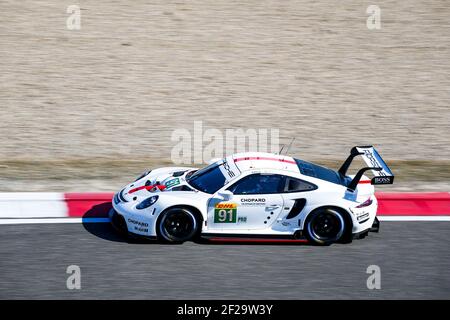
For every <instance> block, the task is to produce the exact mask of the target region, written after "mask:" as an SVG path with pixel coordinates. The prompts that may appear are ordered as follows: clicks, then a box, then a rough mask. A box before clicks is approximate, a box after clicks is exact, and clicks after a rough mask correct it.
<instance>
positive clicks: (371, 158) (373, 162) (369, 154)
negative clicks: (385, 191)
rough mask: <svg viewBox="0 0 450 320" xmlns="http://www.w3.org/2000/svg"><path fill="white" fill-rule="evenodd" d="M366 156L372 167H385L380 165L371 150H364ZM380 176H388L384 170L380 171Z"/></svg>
mask: <svg viewBox="0 0 450 320" xmlns="http://www.w3.org/2000/svg"><path fill="white" fill-rule="evenodd" d="M364 155H365V156H366V157H367V159H369V161H370V164H371V165H372V167H376V168H383V166H382V165H380V164H379V163H378V161H377V159H375V156H374V155H373V153H372V152H370V150H364ZM378 175H380V176H386V173H385V172H384V170H382V171H378Z"/></svg>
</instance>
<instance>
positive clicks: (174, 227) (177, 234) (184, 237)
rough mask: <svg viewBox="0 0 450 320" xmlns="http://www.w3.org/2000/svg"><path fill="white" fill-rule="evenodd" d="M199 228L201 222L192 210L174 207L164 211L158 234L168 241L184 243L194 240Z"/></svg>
mask: <svg viewBox="0 0 450 320" xmlns="http://www.w3.org/2000/svg"><path fill="white" fill-rule="evenodd" d="M198 228H199V224H198V222H197V219H196V217H195V215H194V213H192V211H191V210H189V209H187V208H172V209H169V210H167V211H165V212H163V213H162V216H161V219H160V220H159V224H158V231H159V232H158V234H159V236H160V237H161V238H162V240H165V241H167V242H172V243H182V242H184V241H188V240H192V239H193V238H194V237H195V235H196V234H197V230H198Z"/></svg>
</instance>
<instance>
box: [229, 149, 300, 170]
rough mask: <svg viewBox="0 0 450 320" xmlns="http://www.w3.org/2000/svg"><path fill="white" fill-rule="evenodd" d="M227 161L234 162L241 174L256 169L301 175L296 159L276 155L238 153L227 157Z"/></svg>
mask: <svg viewBox="0 0 450 320" xmlns="http://www.w3.org/2000/svg"><path fill="white" fill-rule="evenodd" d="M227 161H228V162H233V163H234V164H235V165H236V166H237V167H238V169H239V171H241V172H245V171H249V170H255V169H276V170H284V171H290V172H295V173H300V170H299V168H298V166H297V163H296V162H295V159H294V158H292V157H289V156H283V155H278V154H274V153H267V152H243V153H236V154H233V155H231V156H229V157H227Z"/></svg>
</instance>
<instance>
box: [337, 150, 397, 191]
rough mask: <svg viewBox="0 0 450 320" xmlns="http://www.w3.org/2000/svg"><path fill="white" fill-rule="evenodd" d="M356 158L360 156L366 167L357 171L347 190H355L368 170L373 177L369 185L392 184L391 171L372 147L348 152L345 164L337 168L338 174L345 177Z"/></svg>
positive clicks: (392, 176) (392, 175)
mask: <svg viewBox="0 0 450 320" xmlns="http://www.w3.org/2000/svg"><path fill="white" fill-rule="evenodd" d="M356 156H361V157H362V158H363V160H364V162H365V163H366V164H367V167H365V168H362V169H360V170H359V171H358V173H357V174H356V175H355V177H354V178H353V179H352V181H351V182H350V184H349V185H348V187H347V188H348V189H350V190H355V189H356V187H357V186H358V182H359V180H361V178H362V176H363V174H364V172H366V171H368V170H371V171H372V173H373V175H374V177H373V178H372V179H371V184H373V185H380V184H393V183H394V174H393V173H392V171H391V169H389V167H388V166H387V164H386V162H384V160H383V158H381V156H380V154H379V153H378V151H377V150H376V149H375V148H374V147H373V146H357V147H353V148H352V150H351V151H350V155H349V156H348V157H347V159H346V160H345V162H344V163H343V164H342V166H341V167H340V168H339V170H338V172H339V174H341V175H342V176H344V177H345V175H346V174H347V170H348V168H349V167H350V165H351V164H352V161H353V159H354V158H355V157H356Z"/></svg>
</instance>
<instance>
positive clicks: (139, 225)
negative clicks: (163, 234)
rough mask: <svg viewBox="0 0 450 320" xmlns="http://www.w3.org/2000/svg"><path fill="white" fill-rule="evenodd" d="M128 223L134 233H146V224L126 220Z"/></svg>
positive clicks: (129, 219)
mask: <svg viewBox="0 0 450 320" xmlns="http://www.w3.org/2000/svg"><path fill="white" fill-rule="evenodd" d="M128 223H130V224H132V225H133V229H134V231H138V232H146V233H148V223H147V222H141V221H138V220H134V219H131V218H128Z"/></svg>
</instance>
